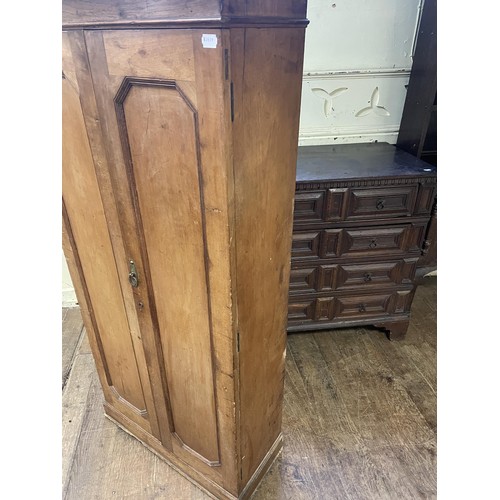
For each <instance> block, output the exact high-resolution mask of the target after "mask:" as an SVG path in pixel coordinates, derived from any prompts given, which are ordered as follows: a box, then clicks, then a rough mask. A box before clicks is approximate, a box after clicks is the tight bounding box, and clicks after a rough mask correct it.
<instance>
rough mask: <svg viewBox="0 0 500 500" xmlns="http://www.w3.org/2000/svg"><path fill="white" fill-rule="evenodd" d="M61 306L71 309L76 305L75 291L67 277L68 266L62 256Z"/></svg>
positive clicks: (69, 277)
mask: <svg viewBox="0 0 500 500" xmlns="http://www.w3.org/2000/svg"><path fill="white" fill-rule="evenodd" d="M62 305H63V307H72V306H75V305H76V295H75V289H74V288H73V283H72V282H71V276H70V275H69V271H68V265H67V264H66V259H65V258H64V254H63V256H62Z"/></svg>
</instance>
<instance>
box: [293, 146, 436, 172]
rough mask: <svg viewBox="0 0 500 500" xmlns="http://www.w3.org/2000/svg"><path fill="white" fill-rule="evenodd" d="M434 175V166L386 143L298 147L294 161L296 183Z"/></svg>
mask: <svg viewBox="0 0 500 500" xmlns="http://www.w3.org/2000/svg"><path fill="white" fill-rule="evenodd" d="M436 173H437V169H436V167H435V166H434V165H431V164H429V163H426V162H424V161H422V160H420V159H419V158H417V157H415V156H413V155H411V154H409V153H407V152H406V151H403V150H402V149H398V148H396V146H393V145H392V144H388V143H385V142H377V143H364V144H340V145H338V146H300V147H299V151H298V157H297V182H310V181H337V180H348V179H361V178H365V177H370V178H373V177H377V178H389V177H402V176H403V177H405V176H406V177H416V176H418V177H426V176H431V177H435V176H436Z"/></svg>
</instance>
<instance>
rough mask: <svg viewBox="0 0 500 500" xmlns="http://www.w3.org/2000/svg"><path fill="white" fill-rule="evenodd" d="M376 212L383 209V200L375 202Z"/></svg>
mask: <svg viewBox="0 0 500 500" xmlns="http://www.w3.org/2000/svg"><path fill="white" fill-rule="evenodd" d="M376 207H377V210H382V209H383V208H385V200H377V205H376Z"/></svg>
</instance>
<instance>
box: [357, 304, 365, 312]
mask: <svg viewBox="0 0 500 500" xmlns="http://www.w3.org/2000/svg"><path fill="white" fill-rule="evenodd" d="M358 310H359V312H360V313H364V312H366V305H365V304H359V306H358Z"/></svg>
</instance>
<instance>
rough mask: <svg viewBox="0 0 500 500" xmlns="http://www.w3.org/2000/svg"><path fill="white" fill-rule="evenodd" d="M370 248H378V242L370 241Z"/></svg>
mask: <svg viewBox="0 0 500 500" xmlns="http://www.w3.org/2000/svg"><path fill="white" fill-rule="evenodd" d="M368 246H369V247H370V248H375V247H376V246H377V242H376V241H375V240H372V241H370V244H369V245H368Z"/></svg>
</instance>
